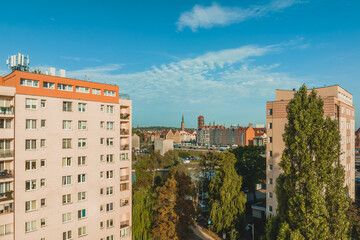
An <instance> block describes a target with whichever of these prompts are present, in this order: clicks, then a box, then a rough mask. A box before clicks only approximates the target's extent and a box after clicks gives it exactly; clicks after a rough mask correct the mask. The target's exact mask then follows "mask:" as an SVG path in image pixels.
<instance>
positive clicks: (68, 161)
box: [62, 157, 72, 167]
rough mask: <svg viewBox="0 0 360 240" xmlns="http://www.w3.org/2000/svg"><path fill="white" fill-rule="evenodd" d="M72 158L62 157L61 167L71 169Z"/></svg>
mask: <svg viewBox="0 0 360 240" xmlns="http://www.w3.org/2000/svg"><path fill="white" fill-rule="evenodd" d="M71 162H72V158H71V157H63V158H62V166H63V167H71Z"/></svg>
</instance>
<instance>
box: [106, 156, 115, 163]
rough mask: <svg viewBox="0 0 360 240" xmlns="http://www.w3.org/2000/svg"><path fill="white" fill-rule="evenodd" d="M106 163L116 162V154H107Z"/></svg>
mask: <svg viewBox="0 0 360 240" xmlns="http://www.w3.org/2000/svg"><path fill="white" fill-rule="evenodd" d="M106 162H108V163H112V162H114V154H107V155H106Z"/></svg>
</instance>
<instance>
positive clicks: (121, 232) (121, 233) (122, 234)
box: [120, 228, 130, 238]
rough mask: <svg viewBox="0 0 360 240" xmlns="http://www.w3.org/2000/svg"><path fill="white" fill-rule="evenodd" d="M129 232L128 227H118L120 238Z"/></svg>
mask: <svg viewBox="0 0 360 240" xmlns="http://www.w3.org/2000/svg"><path fill="white" fill-rule="evenodd" d="M129 234H130V228H124V229H120V238H123V237H127V236H129Z"/></svg>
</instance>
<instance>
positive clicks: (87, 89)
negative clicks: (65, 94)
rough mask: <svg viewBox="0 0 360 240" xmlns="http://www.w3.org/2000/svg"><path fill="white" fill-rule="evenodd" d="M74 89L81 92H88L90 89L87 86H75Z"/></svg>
mask: <svg viewBox="0 0 360 240" xmlns="http://www.w3.org/2000/svg"><path fill="white" fill-rule="evenodd" d="M75 91H76V92H81V93H90V89H89V88H87V87H79V86H76V88H75Z"/></svg>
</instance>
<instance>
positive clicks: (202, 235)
mask: <svg viewBox="0 0 360 240" xmlns="http://www.w3.org/2000/svg"><path fill="white" fill-rule="evenodd" d="M190 228H191V230H193V232H194V234H195V235H196V236H197V237H199V238H200V239H203V240H216V239H215V238H213V237H211V236H209V235H208V234H207V233H206V232H204V231H202V230H201V227H200V226H198V225H192V226H190Z"/></svg>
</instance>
